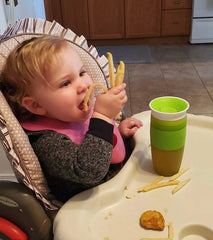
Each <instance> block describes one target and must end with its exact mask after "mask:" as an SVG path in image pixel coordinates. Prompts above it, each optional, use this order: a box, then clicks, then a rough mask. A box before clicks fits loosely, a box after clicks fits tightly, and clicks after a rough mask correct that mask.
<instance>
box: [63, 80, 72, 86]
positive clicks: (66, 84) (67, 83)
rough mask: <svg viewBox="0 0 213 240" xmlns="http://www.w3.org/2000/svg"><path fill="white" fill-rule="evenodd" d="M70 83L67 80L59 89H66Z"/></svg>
mask: <svg viewBox="0 0 213 240" xmlns="http://www.w3.org/2000/svg"><path fill="white" fill-rule="evenodd" d="M70 83H71V82H70V81H69V80H67V81H65V82H63V83H62V84H61V87H67V86H68V85H69V84H70Z"/></svg>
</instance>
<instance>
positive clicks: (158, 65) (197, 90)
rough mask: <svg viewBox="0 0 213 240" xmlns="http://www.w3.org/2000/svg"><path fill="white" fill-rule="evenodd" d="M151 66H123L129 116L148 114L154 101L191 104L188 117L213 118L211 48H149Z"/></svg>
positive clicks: (212, 63) (205, 45)
mask: <svg viewBox="0 0 213 240" xmlns="http://www.w3.org/2000/svg"><path fill="white" fill-rule="evenodd" d="M150 50H151V54H152V59H153V63H150V64H126V73H125V82H126V83H127V88H126V91H127V95H128V98H129V100H128V103H127V104H126V106H125V111H126V113H127V115H128V116H131V115H133V114H135V113H138V112H141V111H145V110H149V102H150V101H151V100H152V99H153V98H156V97H160V96H165V95H171V96H179V97H182V98H185V99H186V100H188V101H189V103H190V109H189V113H193V114H202V115H207V116H212V117H213V44H200V45H190V44H182V45H156V46H150Z"/></svg>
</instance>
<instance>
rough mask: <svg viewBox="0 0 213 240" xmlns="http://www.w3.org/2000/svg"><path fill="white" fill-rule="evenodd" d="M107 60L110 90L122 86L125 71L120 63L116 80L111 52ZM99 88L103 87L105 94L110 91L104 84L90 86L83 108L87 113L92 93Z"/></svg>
mask: <svg viewBox="0 0 213 240" xmlns="http://www.w3.org/2000/svg"><path fill="white" fill-rule="evenodd" d="M107 58H108V65H109V78H110V88H113V87H117V86H118V85H120V84H122V83H123V80H124V71H125V65H124V62H123V61H120V64H119V66H118V68H117V74H116V78H115V74H114V63H113V57H112V54H111V53H110V52H107ZM97 86H99V87H101V88H102V89H103V90H104V92H107V91H108V89H107V88H106V87H105V86H104V85H103V84H102V83H99V82H97V83H93V84H92V85H91V86H90V88H89V90H88V91H87V94H86V97H85V99H84V104H83V106H84V110H85V111H87V110H88V101H89V98H90V95H91V93H92V90H93V89H94V88H95V87H97Z"/></svg>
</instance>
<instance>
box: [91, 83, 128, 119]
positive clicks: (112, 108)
mask: <svg viewBox="0 0 213 240" xmlns="http://www.w3.org/2000/svg"><path fill="white" fill-rule="evenodd" d="M125 88H126V84H125V83H123V84H121V85H119V86H117V87H114V88H112V89H110V90H109V91H107V92H106V93H103V94H100V95H99V96H98V97H97V98H96V102H95V106H94V114H93V116H92V117H98V118H102V117H101V115H103V120H106V119H105V118H104V117H107V118H108V119H109V121H111V120H110V119H112V118H113V117H115V116H116V115H117V114H118V113H119V112H120V111H121V109H122V108H123V107H124V105H125V103H126V102H127V95H126V91H125Z"/></svg>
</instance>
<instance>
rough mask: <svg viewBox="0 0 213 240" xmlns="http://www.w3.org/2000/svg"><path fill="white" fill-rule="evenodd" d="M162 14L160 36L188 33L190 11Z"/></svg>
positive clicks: (182, 10)
mask: <svg viewBox="0 0 213 240" xmlns="http://www.w3.org/2000/svg"><path fill="white" fill-rule="evenodd" d="M162 14H163V15H162V36H171V35H188V34H189V33H190V25H191V9H180V10H168V11H167V10H165V11H163V13H162Z"/></svg>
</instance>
